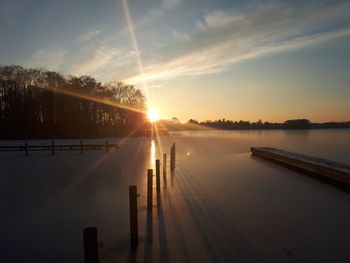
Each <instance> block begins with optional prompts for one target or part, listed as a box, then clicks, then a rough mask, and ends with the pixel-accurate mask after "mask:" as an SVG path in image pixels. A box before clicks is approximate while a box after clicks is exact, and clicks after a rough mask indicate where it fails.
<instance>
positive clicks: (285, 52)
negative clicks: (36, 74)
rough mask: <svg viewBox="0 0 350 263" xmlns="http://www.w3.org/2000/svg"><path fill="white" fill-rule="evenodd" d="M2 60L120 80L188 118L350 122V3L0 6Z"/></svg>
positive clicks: (175, 0)
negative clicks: (294, 119) (299, 119)
mask: <svg viewBox="0 0 350 263" xmlns="http://www.w3.org/2000/svg"><path fill="white" fill-rule="evenodd" d="M0 36H1V41H0V64H20V65H25V66H31V67H37V66H43V67H46V68H47V69H49V70H55V71H59V72H61V73H64V74H68V73H71V74H75V75H91V76H93V77H95V78H96V79H97V80H98V81H101V82H109V81H114V80H122V81H125V82H127V83H129V84H134V85H135V86H136V87H137V88H140V89H142V90H143V91H144V93H145V94H146V95H147V98H148V102H149V105H150V106H151V107H155V108H157V109H158V110H159V112H160V115H161V117H163V118H170V117H173V116H176V117H178V118H179V119H180V120H182V121H187V120H188V119H189V118H195V119H197V120H207V119H212V120H213V119H218V118H226V119H233V120H240V119H242V120H250V121H256V120H258V119H262V120H263V121H284V120H286V119H291V118H308V119H310V120H311V121H314V122H318V121H330V120H335V121H346V120H350V106H349V105H350V1H336V0H333V1H326V0H322V1H320V0H319V1H315V0H310V1H276V0H272V1H257V0H255V1H244V0H241V1H233V0H217V1H211V0H191V1H186V0H143V1H139V0H129V1H127V0H104V1H96V0H95V1H93V0H55V1H44V0H2V1H1V2H0Z"/></svg>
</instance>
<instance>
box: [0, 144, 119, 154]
mask: <svg viewBox="0 0 350 263" xmlns="http://www.w3.org/2000/svg"><path fill="white" fill-rule="evenodd" d="M109 149H112V150H117V149H119V145H118V144H109V143H108V141H107V142H106V143H105V144H83V143H82V142H80V144H55V143H54V142H53V141H52V142H50V143H43V144H40V145H30V144H28V143H25V144H23V145H2V146H0V151H24V152H26V154H27V153H28V151H52V152H54V151H68V150H77V151H80V152H81V153H83V151H84V150H106V152H108V151H109Z"/></svg>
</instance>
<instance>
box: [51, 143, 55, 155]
mask: <svg viewBox="0 0 350 263" xmlns="http://www.w3.org/2000/svg"><path fill="white" fill-rule="evenodd" d="M51 150H52V155H55V141H54V140H51Z"/></svg>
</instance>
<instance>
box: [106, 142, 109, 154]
mask: <svg viewBox="0 0 350 263" xmlns="http://www.w3.org/2000/svg"><path fill="white" fill-rule="evenodd" d="M108 152H109V145H108V141H106V153H108Z"/></svg>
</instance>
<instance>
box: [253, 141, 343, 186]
mask: <svg viewBox="0 0 350 263" xmlns="http://www.w3.org/2000/svg"><path fill="white" fill-rule="evenodd" d="M250 150H251V152H252V154H253V155H256V156H259V157H262V158H264V159H268V160H271V161H274V162H277V163H279V164H282V165H285V166H288V167H291V168H294V169H297V170H300V171H302V172H305V173H308V174H312V175H314V176H316V178H318V179H327V181H332V182H337V183H340V184H342V185H346V186H347V187H348V186H350V166H349V165H346V164H342V163H339V162H334V161H330V160H326V159H321V158H316V157H312V156H307V155H303V154H298V153H292V152H287V151H283V150H279V149H275V148H270V147H252V148H250Z"/></svg>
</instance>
